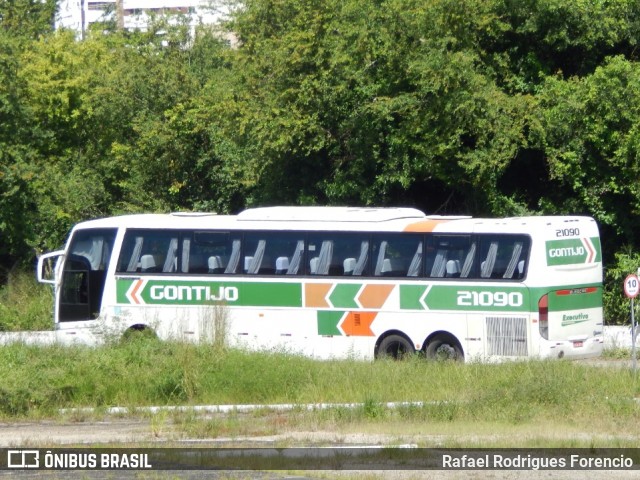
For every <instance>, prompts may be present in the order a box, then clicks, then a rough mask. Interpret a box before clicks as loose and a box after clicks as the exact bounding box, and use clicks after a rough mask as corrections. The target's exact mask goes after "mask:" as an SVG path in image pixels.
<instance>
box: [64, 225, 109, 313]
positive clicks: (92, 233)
mask: <svg viewBox="0 0 640 480" xmlns="http://www.w3.org/2000/svg"><path fill="white" fill-rule="evenodd" d="M115 235H116V230H115V229H99V230H97V229H96V230H78V231H76V232H75V233H74V235H73V237H72V239H71V242H70V245H69V249H68V250H67V253H66V255H65V256H64V257H63V259H62V262H63V263H62V271H61V272H60V277H59V278H60V285H59V288H58V289H57V292H56V307H57V308H56V323H57V322H74V321H83V320H95V319H96V318H98V316H99V315H100V308H101V305H102V294H103V292H104V287H105V281H106V275H107V269H108V267H109V261H110V259H111V251H112V249H113V242H114V239H115Z"/></svg>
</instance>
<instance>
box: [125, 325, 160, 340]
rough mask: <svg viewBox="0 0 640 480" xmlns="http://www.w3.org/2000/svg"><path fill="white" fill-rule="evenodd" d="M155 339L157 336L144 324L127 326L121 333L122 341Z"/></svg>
mask: <svg viewBox="0 0 640 480" xmlns="http://www.w3.org/2000/svg"><path fill="white" fill-rule="evenodd" d="M149 340H151V341H155V340H158V336H157V335H156V332H154V331H153V329H151V328H149V327H147V326H146V325H132V326H131V327H129V328H127V330H125V332H124V333H123V334H122V342H123V343H126V342H132V341H133V342H136V341H143V342H144V341H149Z"/></svg>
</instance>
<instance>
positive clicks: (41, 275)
mask: <svg viewBox="0 0 640 480" xmlns="http://www.w3.org/2000/svg"><path fill="white" fill-rule="evenodd" d="M62 255H64V250H56V251H55V252H51V253H46V254H44V255H40V256H39V257H38V267H37V270H36V276H37V278H38V282H40V283H48V284H50V285H55V284H56V281H57V276H58V275H57V270H58V262H59V261H60V260H59V259H58V260H57V261H56V262H54V259H57V258H58V257H62Z"/></svg>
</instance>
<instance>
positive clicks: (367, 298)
mask: <svg viewBox="0 0 640 480" xmlns="http://www.w3.org/2000/svg"><path fill="white" fill-rule="evenodd" d="M391 290H393V285H384V284H383V285H381V284H377V283H374V284H369V285H366V286H365V287H364V288H363V289H362V293H360V296H359V297H358V302H360V305H362V308H382V305H384V302H386V301H387V298H389V294H390V293H391Z"/></svg>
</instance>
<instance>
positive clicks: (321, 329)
mask: <svg viewBox="0 0 640 480" xmlns="http://www.w3.org/2000/svg"><path fill="white" fill-rule="evenodd" d="M343 316H344V311H336V310H318V335H342V332H340V330H339V329H338V324H339V323H340V320H342V317H343Z"/></svg>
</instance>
